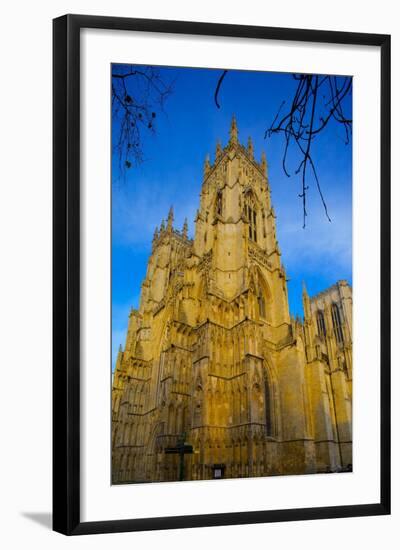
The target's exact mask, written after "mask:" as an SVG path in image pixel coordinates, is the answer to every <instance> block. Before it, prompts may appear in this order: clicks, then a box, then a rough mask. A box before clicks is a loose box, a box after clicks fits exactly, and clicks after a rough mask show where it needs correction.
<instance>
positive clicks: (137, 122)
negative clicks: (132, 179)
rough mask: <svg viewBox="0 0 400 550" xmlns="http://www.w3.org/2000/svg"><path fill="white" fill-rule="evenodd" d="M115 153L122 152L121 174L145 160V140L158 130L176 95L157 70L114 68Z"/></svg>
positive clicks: (112, 87) (131, 67)
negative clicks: (161, 115) (167, 104)
mask: <svg viewBox="0 0 400 550" xmlns="http://www.w3.org/2000/svg"><path fill="white" fill-rule="evenodd" d="M111 77H112V78H111V80H112V85H111V104H112V111H113V138H112V146H113V150H114V151H115V152H117V153H118V158H119V170H120V174H125V172H126V170H127V169H129V168H131V167H133V166H137V165H139V164H140V163H141V162H142V161H143V138H144V136H145V135H146V133H150V134H154V133H155V131H156V118H157V114H158V113H160V112H163V111H164V105H165V102H166V101H167V99H168V97H169V96H170V94H171V93H172V90H173V88H172V83H167V82H165V81H164V80H163V79H162V78H161V76H160V71H159V70H158V68H157V67H152V66H141V67H140V68H137V67H136V66H130V68H127V66H126V65H113V68H112V75H111Z"/></svg>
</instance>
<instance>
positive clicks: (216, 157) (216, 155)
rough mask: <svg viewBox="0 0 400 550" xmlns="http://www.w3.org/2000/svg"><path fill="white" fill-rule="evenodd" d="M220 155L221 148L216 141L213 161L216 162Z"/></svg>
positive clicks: (219, 143)
mask: <svg viewBox="0 0 400 550" xmlns="http://www.w3.org/2000/svg"><path fill="white" fill-rule="evenodd" d="M221 155H222V146H221V142H220V140H218V141H217V146H216V148H215V160H217V159H218V158H219V157H220V156H221Z"/></svg>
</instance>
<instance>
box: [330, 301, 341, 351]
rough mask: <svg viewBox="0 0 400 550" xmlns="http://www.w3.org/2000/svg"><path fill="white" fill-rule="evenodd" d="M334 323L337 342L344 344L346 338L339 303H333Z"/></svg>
mask: <svg viewBox="0 0 400 550" xmlns="http://www.w3.org/2000/svg"><path fill="white" fill-rule="evenodd" d="M332 323H333V330H334V333H335V337H336V341H337V343H338V344H343V341H344V338H343V329H342V318H341V315H340V309H339V306H338V305H337V304H333V305H332Z"/></svg>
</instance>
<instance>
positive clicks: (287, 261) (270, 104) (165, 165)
mask: <svg viewBox="0 0 400 550" xmlns="http://www.w3.org/2000/svg"><path fill="white" fill-rule="evenodd" d="M159 70H160V76H161V77H162V78H163V80H164V81H167V82H173V93H172V94H171V96H170V97H169V98H168V100H167V102H166V104H165V111H164V113H162V112H157V118H156V133H155V134H150V133H149V134H146V135H144V136H143V141H142V142H143V152H144V159H143V162H142V163H141V164H140V165H139V166H135V167H132V168H131V169H129V170H127V171H126V174H125V176H124V177H121V173H120V170H119V167H118V166H119V165H118V162H117V158H116V155H115V154H114V155H113V159H112V160H113V163H112V165H113V166H112V179H113V181H112V354H113V355H112V357H113V359H112V360H113V366H114V363H115V357H116V353H117V350H118V346H119V345H120V344H122V345H124V343H125V335H126V329H127V321H128V313H129V310H130V308H131V306H133V307H135V308H137V307H138V305H139V297H140V286H141V283H142V280H143V278H144V276H145V273H146V265H147V260H148V257H149V254H150V251H151V240H152V236H153V232H154V228H155V226H156V225H158V226H159V225H160V222H161V219H162V218H166V216H167V214H168V210H169V207H170V206H171V205H173V206H174V211H175V226H176V227H178V228H181V227H182V225H183V221H184V218H185V217H187V218H188V222H189V235H190V236H192V235H193V231H194V217H195V212H196V210H197V208H198V203H199V193H200V189H201V182H202V174H203V163H204V158H205V156H206V154H207V153H209V154H210V156H211V160H212V159H213V157H214V151H215V145H216V142H217V140H218V139H220V140H221V142H222V145H223V146H224V145H225V144H226V142H227V140H228V131H229V126H230V121H231V118H232V114H233V113H234V114H235V115H236V119H237V123H238V128H239V139H240V141H241V142H242V143H247V138H248V136H251V137H252V139H253V143H254V149H255V156H256V158H257V159H259V158H260V157H261V152H262V150H264V151H265V152H266V155H267V161H268V165H269V180H270V186H271V194H272V202H273V205H274V208H275V213H276V215H277V237H278V240H279V244H280V248H281V252H282V261H283V264H284V265H285V267H286V271H287V276H288V278H289V279H290V281H289V282H288V290H289V305H290V310H291V313H292V314H293V315H300V316H302V304H301V289H302V281H303V280H304V281H305V282H306V285H307V289H308V291H309V293H310V294H311V295H312V294H316V293H317V292H319V291H321V290H323V289H324V288H326V287H328V286H330V285H331V284H333V283H335V282H336V281H337V280H338V279H347V280H348V281H349V282H350V284H351V282H352V146H351V143H350V144H349V145H346V144H345V143H344V133H343V130H342V129H341V128H340V127H339V125H338V124H336V123H333V124H332V125H331V124H329V125H328V126H327V127H326V130H325V131H324V132H322V133H321V134H320V135H319V137H318V139H317V140H316V141H315V143H314V145H313V157H314V160H315V162H316V166H317V170H318V175H319V179H320V183H321V186H322V188H323V192H324V196H325V200H326V202H327V205H328V209H329V214H330V217H331V219H332V222H331V223H329V221H328V220H327V219H326V217H325V214H324V211H323V207H322V205H321V202H320V198H319V195H318V192H317V190H316V188H315V186H314V184H313V181H312V180H310V188H309V190H308V217H307V225H306V228H305V229H303V228H302V205H301V200H300V198H299V197H298V194H299V193H300V192H301V182H300V178H299V176H296V175H295V174H294V169H295V168H296V166H297V163H296V161H297V160H298V159H297V157H296V156H295V154H292V153H290V154H289V157H288V160H289V162H288V165H289V168H291V172H292V173H293V175H292V176H291V177H290V178H288V177H287V176H286V175H285V174H284V173H283V170H282V154H283V140H282V138H281V137H280V136H277V135H275V136H273V137H271V138H267V139H264V133H265V130H266V129H267V128H268V127H269V126H270V124H271V122H272V121H273V119H274V117H275V115H276V113H277V110H278V108H279V106H280V104H281V102H282V100H283V99H290V98H291V96H292V93H293V91H294V89H295V87H296V84H297V83H296V81H295V80H294V79H293V77H292V75H291V74H285V73H263V72H249V71H229V72H228V74H227V76H226V78H225V80H224V82H223V85H222V87H221V91H220V96H219V99H220V103H221V108H220V109H217V108H216V106H215V103H214V97H213V96H214V90H215V86H216V83H217V80H218V78H219V75H220V74H221V71H216V70H209V69H188V68H168V67H165V68H160V69H159ZM346 107H347V113H349V111H350V113H351V97H349V98H348V103H347V105H346ZM117 125H118V121H117V120H115V119H114V120H113V132H114V137H115V135H116V134H115V132H116V128H117Z"/></svg>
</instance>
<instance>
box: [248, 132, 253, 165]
mask: <svg viewBox="0 0 400 550" xmlns="http://www.w3.org/2000/svg"><path fill="white" fill-rule="evenodd" d="M247 152H248V153H249V157H250V158H251V159H253V158H254V146H253V141H252V139H251V137H250V136H249V139H248V141H247Z"/></svg>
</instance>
